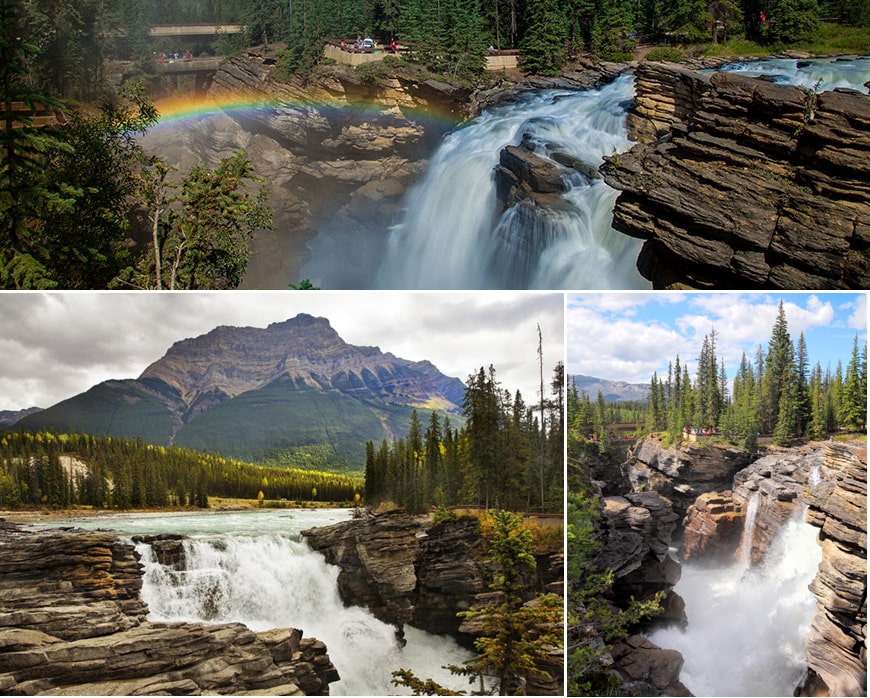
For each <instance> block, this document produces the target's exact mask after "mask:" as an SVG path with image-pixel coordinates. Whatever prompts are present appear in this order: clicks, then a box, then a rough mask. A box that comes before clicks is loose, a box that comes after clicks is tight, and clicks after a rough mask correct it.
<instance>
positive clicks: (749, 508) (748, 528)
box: [739, 491, 758, 572]
mask: <svg viewBox="0 0 870 698" xmlns="http://www.w3.org/2000/svg"><path fill="white" fill-rule="evenodd" d="M757 514H758V491H755V492H753V493H752V495H751V496H750V497H749V502H748V503H747V505H746V517H745V518H744V519H743V535H742V536H741V537H740V561H739V562H740V568H741V569H742V570H743V571H744V572H745V571H746V570H748V569H749V568H750V567H751V566H752V539H753V538H755V517H756V515H757Z"/></svg>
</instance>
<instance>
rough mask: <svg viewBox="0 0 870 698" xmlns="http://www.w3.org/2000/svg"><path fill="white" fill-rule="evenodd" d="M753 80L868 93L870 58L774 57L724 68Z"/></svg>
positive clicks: (869, 90)
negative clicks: (762, 78) (820, 58)
mask: <svg viewBox="0 0 870 698" xmlns="http://www.w3.org/2000/svg"><path fill="white" fill-rule="evenodd" d="M721 69H722V70H727V71H729V72H733V73H742V74H744V75H749V76H752V77H764V78H765V79H766V80H772V81H773V82H775V83H778V84H780V85H800V86H801V87H806V88H807V89H809V90H812V89H816V88H817V89H818V90H819V91H828V90H833V89H835V88H837V87H844V88H848V89H850V90H858V91H859V92H863V93H864V94H867V93H868V92H870V88H868V86H867V82H868V80H870V57H867V56H863V57H857V56H849V57H844V58H830V59H826V60H813V61H807V60H796V59H794V58H771V59H768V60H764V61H744V62H740V63H730V64H728V65H725V66H723V67H722V68H721Z"/></svg>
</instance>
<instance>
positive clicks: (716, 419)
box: [568, 301, 867, 452]
mask: <svg viewBox="0 0 870 698" xmlns="http://www.w3.org/2000/svg"><path fill="white" fill-rule="evenodd" d="M717 337H718V335H717V333H716V330H715V328H714V329H713V330H711V332H710V334H708V335H706V336H705V337H704V342H703V345H702V348H701V353H700V355H699V356H698V360H697V365H698V370H697V373H696V375H695V376H694V377H692V376H690V375H689V370H688V367H687V365H686V363H685V362H682V363H681V361H680V357H679V356H676V357H674V359H673V361H671V362H669V368H668V376H667V378H664V377H662V376H658V375H656V374H653V376H652V378H651V379H650V387H649V398H648V400H647V403H646V411H645V415H644V418H643V424H642V425H640V426H639V428H638V430H637V431H638V433H640V434H649V433H652V432H665V433H666V435H667V440H668V442H670V443H675V442H678V441H680V440H682V439H684V438H687V437H688V436H689V432H700V433H701V434H703V435H708V436H717V437H719V438H724V439H725V440H727V441H729V442H731V443H734V444H736V445H739V446H742V447H745V448H750V449H751V448H754V447H755V445H756V443H757V438H758V435H759V434H767V435H770V436H771V437H772V440H773V442H774V443H775V444H777V445H781V446H788V445H790V444H791V443H792V442H793V441H794V440H795V439H797V438H801V437H806V438H809V439H816V440H818V439H822V438H826V437H827V436H828V435H829V434H831V433H835V432H838V431H844V432H857V433H863V432H865V430H866V428H867V345H866V343H864V344H863V346H862V345H861V344H860V343H859V341H858V337H857V336H856V337H855V340H854V343H853V346H852V352H851V356H850V358H849V362H848V364H847V365H846V366H845V367H843V365H842V363H838V364H837V366H836V368H833V369H832V368H831V367H825V368H823V367H822V366H821V364H819V363H818V362H817V363H816V364H815V366H812V365H811V363H810V361H811V358H810V356H809V354H808V350H807V345H806V342H805V340H804V336H803V334H802V333H801V334H800V335H799V337H798V338H797V340H794V339H793V338H792V337H791V334H790V333H789V330H788V321H787V319H786V316H785V310H784V308H783V305H782V302H781V301H780V305H779V311H778V315H777V319H776V322H775V323H774V325H773V327H772V329H771V335H770V339H769V341H768V343H767V347H766V350H765V347H763V346H761V345H759V346H758V348H757V350H756V352H755V354H754V356H751V357H747V356H746V355H745V354H744V355H743V357H742V359H741V361H740V366H739V368H738V370H737V374H736V376H735V378H734V380H733V381H732V382H731V383H730V384H729V380H728V376H727V374H726V372H725V365H724V361H723V360H722V358H721V357H719V356H717V354H716V347H717ZM568 414H569V419H570V426H569V432H570V434H571V440H576V441H579V442H583V441H589V440H590V438H591V439H594V440H597V441H598V442H599V445H600V449H601V450H602V451H603V450H605V449H606V444H607V441H608V437H609V435H608V433H607V428H606V427H607V424H608V423H609V422H610V421H612V420H610V419H609V417H610V416H612V413H611V412H610V411H608V410H607V408H606V407H605V405H604V402H603V400H602V399H601V398H600V395H599V400H598V401H597V402H596V403H593V402H592V401H591V400H590V398H589V396H588V395H585V394H578V393H577V391H576V389H571V390H569V393H568ZM570 450H571V449H570V448H569V452H570Z"/></svg>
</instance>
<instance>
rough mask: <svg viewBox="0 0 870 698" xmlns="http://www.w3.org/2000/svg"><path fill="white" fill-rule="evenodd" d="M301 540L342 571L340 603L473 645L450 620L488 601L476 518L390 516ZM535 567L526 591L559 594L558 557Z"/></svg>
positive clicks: (489, 571)
mask: <svg viewBox="0 0 870 698" xmlns="http://www.w3.org/2000/svg"><path fill="white" fill-rule="evenodd" d="M302 534H303V536H305V539H306V540H307V541H308V544H309V545H310V546H311V548H312V549H314V550H316V551H318V552H320V553H322V554H323V555H324V557H325V558H326V560H327V562H329V563H330V564H333V565H337V566H338V567H339V568H340V569H341V571H340V572H339V575H338V587H339V592H340V594H341V596H342V598H343V599H344V600H345V602H347V603H354V604H356V605H360V606H366V607H367V608H368V609H369V610H370V611H371V612H372V613H373V614H374V615H375V616H376V617H377V618H379V619H380V620H382V621H384V622H385V623H391V624H394V625H402V624H405V623H410V624H412V625H417V626H419V627H421V628H425V629H426V630H429V631H431V632H437V633H444V634H450V635H453V636H454V637H456V638H457V639H459V640H460V641H463V642H465V643H466V644H468V643H469V642H470V641H471V640H473V637H471V636H469V635H466V636H465V637H463V631H462V630H461V629H460V626H461V621H460V619H459V618H457V617H456V614H457V612H459V611H465V610H468V609H469V608H471V607H472V606H474V605H475V604H480V603H482V602H484V601H485V600H486V599H488V594H489V593H490V590H489V585H490V584H491V583H492V579H493V571H494V567H493V563H492V562H491V560H490V559H489V558H488V556H487V554H486V549H485V545H484V542H483V539H482V538H481V536H480V532H479V526H478V523H477V520H476V519H474V518H459V519H456V520H454V521H445V522H443V523H439V524H432V523H431V522H430V521H429V517H428V516H413V515H411V514H407V513H405V512H404V511H403V510H394V511H389V512H384V513H380V514H367V515H365V516H363V517H361V518H356V519H353V520H351V521H345V522H342V523H338V524H333V525H332V526H324V527H322V528H314V529H309V530H306V531H303V532H302ZM445 553H446V554H445ZM537 562H538V568H537V576H536V578H535V579H530V580H529V585H530V586H531V587H532V588H533V589H535V590H536V591H538V592H543V591H553V590H558V591H560V592H561V583H562V574H563V569H562V566H563V560H562V555H561V553H556V554H553V555H543V556H540V557H539V558H538V560H537Z"/></svg>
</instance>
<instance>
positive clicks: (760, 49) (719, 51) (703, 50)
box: [692, 22, 870, 58]
mask: <svg viewBox="0 0 870 698" xmlns="http://www.w3.org/2000/svg"><path fill="white" fill-rule="evenodd" d="M697 49H698V50H696V51H692V53H700V54H702V55H705V56H713V57H721V58H729V57H738V56H739V57H744V58H750V57H756V58H764V57H767V56H770V55H775V54H777V53H781V52H783V51H786V50H788V51H798V52H801V53H809V54H812V55H814V56H834V55H842V54H860V55H870V27H848V26H844V25H842V24H832V23H828V22H823V23H822V27H821V30H820V31H819V36H818V38H817V39H816V40H815V41H813V42H810V43H803V44H792V45H789V46H784V45H782V44H774V45H769V44H758V43H755V42H754V41H748V40H746V39H744V38H737V39H732V40H731V41H728V42H727V43H724V44H706V45H703V46H699V47H697Z"/></svg>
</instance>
